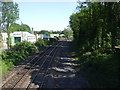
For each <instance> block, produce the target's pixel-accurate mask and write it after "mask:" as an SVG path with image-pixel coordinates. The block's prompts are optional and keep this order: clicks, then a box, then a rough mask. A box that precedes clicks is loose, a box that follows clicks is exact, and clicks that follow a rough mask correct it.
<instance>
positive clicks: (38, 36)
mask: <svg viewBox="0 0 120 90" xmlns="http://www.w3.org/2000/svg"><path fill="white" fill-rule="evenodd" d="M35 36H36V39H38V38H40V39H43V34H35Z"/></svg>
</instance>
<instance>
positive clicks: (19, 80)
mask: <svg viewBox="0 0 120 90" xmlns="http://www.w3.org/2000/svg"><path fill="white" fill-rule="evenodd" d="M54 48H55V47H54ZM54 48H53V49H52V51H53V50H54ZM52 51H51V52H50V53H49V55H50V54H51V53H52ZM46 53H47V52H46ZM49 55H48V56H49ZM43 57H44V55H43ZM40 59H41V58H39V59H38V60H37V61H36V63H34V65H33V66H35V65H36V64H37V62H38V61H39V60H40ZM46 60H47V59H46ZM44 62H45V60H44V61H43V63H42V65H43V64H44ZM42 65H41V66H42ZM33 66H32V67H33ZM32 67H31V68H30V69H29V70H28V71H27V72H26V73H25V74H24V75H23V76H22V77H21V78H20V79H19V80H18V81H17V83H16V84H15V85H14V86H13V88H12V89H11V90H13V89H14V88H15V87H17V85H18V84H19V82H20V81H21V80H22V79H23V78H24V77H25V75H27V74H28V73H29V72H30V70H31V69H32Z"/></svg>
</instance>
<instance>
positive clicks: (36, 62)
mask: <svg viewBox="0 0 120 90" xmlns="http://www.w3.org/2000/svg"><path fill="white" fill-rule="evenodd" d="M49 49H51V48H50V47H48V48H46V49H44V50H43V51H42V52H40V53H39V55H40V54H42V53H43V52H44V53H43V55H42V56H41V57H40V58H39V59H38V60H37V61H36V62H35V63H34V65H33V66H35V64H36V63H37V62H38V61H39V60H40V59H41V58H42V57H44V55H45V54H46V53H47V52H46V50H47V51H48V50H49ZM36 57H37V56H35V57H34V58H33V59H32V60H30V61H29V62H27V64H28V63H30V62H32V61H33V60H34V59H35V58H36ZM27 64H26V65H27ZM33 66H32V67H33ZM25 67H26V66H24V67H22V68H21V70H23V69H24V68H25ZM32 67H31V68H32ZM31 68H30V69H29V70H31ZM21 70H19V71H18V72H16V74H15V75H14V76H13V77H15V76H16V75H17V73H20V71H21ZM29 70H28V71H29ZM28 71H27V72H28ZM27 72H26V73H27ZM24 75H25V74H24ZM24 75H23V76H24ZM23 76H22V77H23ZM13 77H11V78H13ZM11 78H10V79H9V80H8V81H7V82H6V83H5V84H4V85H2V87H1V88H3V87H4V86H5V85H6V84H7V83H8V82H9V81H10V80H11ZM18 81H20V80H18Z"/></svg>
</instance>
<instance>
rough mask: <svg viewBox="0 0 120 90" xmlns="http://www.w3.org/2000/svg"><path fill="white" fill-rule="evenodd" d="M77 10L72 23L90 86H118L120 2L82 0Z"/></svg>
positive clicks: (78, 54)
mask: <svg viewBox="0 0 120 90" xmlns="http://www.w3.org/2000/svg"><path fill="white" fill-rule="evenodd" d="M77 10H78V12H76V13H74V14H72V15H71V16H70V27H71V28H72V30H73V37H74V43H73V49H74V52H75V55H76V56H75V57H76V58H78V63H79V65H80V69H79V71H80V72H82V73H81V74H83V76H84V77H86V78H87V80H88V82H89V87H92V88H110V87H111V88H116V87H119V80H120V79H119V76H120V72H119V68H120V66H119V59H120V50H119V49H115V46H117V45H120V2H93V3H91V2H87V3H80V2H79V6H78V7H77Z"/></svg>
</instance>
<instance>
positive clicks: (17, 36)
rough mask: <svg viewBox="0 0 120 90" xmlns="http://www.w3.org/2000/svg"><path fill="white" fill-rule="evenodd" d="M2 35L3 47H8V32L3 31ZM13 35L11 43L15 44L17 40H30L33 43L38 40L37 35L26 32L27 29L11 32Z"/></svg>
mask: <svg viewBox="0 0 120 90" xmlns="http://www.w3.org/2000/svg"><path fill="white" fill-rule="evenodd" d="M1 35H2V47H3V48H7V38H8V35H7V33H1ZM10 37H11V44H12V45H14V44H16V43H17V42H21V41H29V42H31V43H35V42H36V40H37V39H36V36H35V35H34V34H31V33H29V32H25V31H16V32H13V33H11V34H10Z"/></svg>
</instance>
